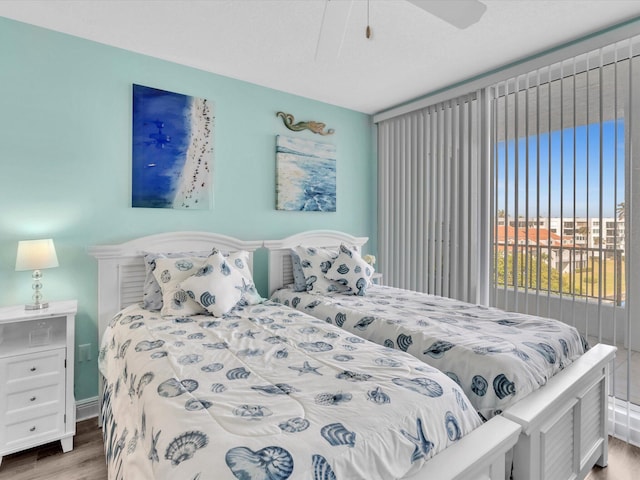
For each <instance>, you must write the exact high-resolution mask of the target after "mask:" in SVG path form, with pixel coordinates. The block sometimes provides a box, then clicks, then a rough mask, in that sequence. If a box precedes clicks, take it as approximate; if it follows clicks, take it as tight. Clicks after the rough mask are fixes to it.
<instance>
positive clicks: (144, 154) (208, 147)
mask: <svg viewBox="0 0 640 480" xmlns="http://www.w3.org/2000/svg"><path fill="white" fill-rule="evenodd" d="M213 118H214V117H213V106H212V104H211V102H210V101H208V100H206V99H203V98H197V97H191V96H189V95H182V94H180V93H173V92H168V91H165V90H159V89H157V88H151V87H145V86H142V85H135V84H134V85H133V122H132V125H133V126H132V128H133V132H132V133H133V135H132V139H133V145H132V188H131V206H132V207H146V208H173V209H189V210H206V209H209V208H211V206H212V204H213V175H212V170H213V135H212V133H213Z"/></svg>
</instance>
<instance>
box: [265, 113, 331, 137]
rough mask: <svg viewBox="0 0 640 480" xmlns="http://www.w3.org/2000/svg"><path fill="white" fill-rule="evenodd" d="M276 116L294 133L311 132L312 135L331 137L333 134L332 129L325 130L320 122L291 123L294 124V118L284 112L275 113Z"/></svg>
mask: <svg viewBox="0 0 640 480" xmlns="http://www.w3.org/2000/svg"><path fill="white" fill-rule="evenodd" d="M276 116H277V117H280V118H282V121H283V122H284V126H285V127H287V128H288V129H289V130H292V131H294V132H301V131H302V130H311V131H312V132H313V133H317V134H318V135H333V134H334V133H335V130H334V129H333V128H329V129H327V130H325V127H326V125H325V124H324V123H322V122H314V121H313V120H310V121H308V122H298V123H293V122H295V118H293V115H291V114H290V113H284V112H278V113H276Z"/></svg>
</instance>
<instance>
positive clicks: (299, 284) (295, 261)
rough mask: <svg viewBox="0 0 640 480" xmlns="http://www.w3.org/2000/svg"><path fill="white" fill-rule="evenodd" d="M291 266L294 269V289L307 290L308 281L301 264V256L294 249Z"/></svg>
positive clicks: (296, 290)
mask: <svg viewBox="0 0 640 480" xmlns="http://www.w3.org/2000/svg"><path fill="white" fill-rule="evenodd" d="M291 268H292V270H293V291H294V292H306V291H307V282H306V280H305V278H304V271H303V270H302V265H300V257H299V256H298V254H297V253H296V251H295V250H293V249H291Z"/></svg>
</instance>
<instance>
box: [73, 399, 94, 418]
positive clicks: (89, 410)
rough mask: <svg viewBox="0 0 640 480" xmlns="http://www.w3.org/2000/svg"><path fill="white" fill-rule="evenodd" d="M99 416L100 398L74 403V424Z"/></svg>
mask: <svg viewBox="0 0 640 480" xmlns="http://www.w3.org/2000/svg"><path fill="white" fill-rule="evenodd" d="M99 414H100V397H91V398H85V399H84V400H78V401H77V402H76V423H78V422H81V421H82V420H87V419H88V418H94V417H97V416H98V415H99Z"/></svg>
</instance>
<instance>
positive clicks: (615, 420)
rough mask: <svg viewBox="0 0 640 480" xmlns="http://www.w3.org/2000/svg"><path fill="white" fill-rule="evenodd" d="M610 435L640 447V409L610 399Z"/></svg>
mask: <svg viewBox="0 0 640 480" xmlns="http://www.w3.org/2000/svg"><path fill="white" fill-rule="evenodd" d="M627 413H628V415H627ZM609 434H610V435H612V436H614V437H616V438H619V439H621V440H624V441H626V442H629V443H630V444H632V445H635V446H637V447H640V407H638V406H637V405H634V404H630V405H629V408H627V402H624V401H621V400H618V399H613V398H611V397H609Z"/></svg>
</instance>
